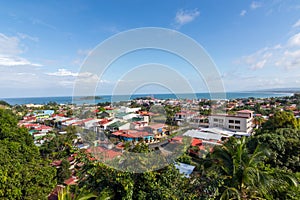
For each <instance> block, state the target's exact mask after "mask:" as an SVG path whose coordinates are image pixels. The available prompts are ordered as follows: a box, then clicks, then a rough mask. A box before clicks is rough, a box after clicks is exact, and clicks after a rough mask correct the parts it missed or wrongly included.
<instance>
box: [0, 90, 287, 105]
mask: <svg viewBox="0 0 300 200" xmlns="http://www.w3.org/2000/svg"><path fill="white" fill-rule="evenodd" d="M291 95H292V93H274V92H228V93H226V94H217V93H214V94H212V95H211V94H210V93H196V94H178V95H175V94H134V95H132V96H129V95H116V96H111V95H103V96H101V98H100V99H95V100H87V99H82V98H80V97H79V98H76V99H75V100H73V97H71V96H65V97H27V98H2V100H5V101H6V102H8V103H9V104H11V105H16V104H31V103H33V104H46V103H48V102H56V103H58V104H70V103H76V104H83V103H87V104H94V103H99V102H118V101H126V100H129V99H134V98H138V97H149V96H151V97H154V98H156V99H195V98H197V99H204V98H205V99H211V98H212V97H217V98H221V99H224V98H225V99H237V98H248V97H255V98H268V97H280V96H291Z"/></svg>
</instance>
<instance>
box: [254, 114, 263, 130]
mask: <svg viewBox="0 0 300 200" xmlns="http://www.w3.org/2000/svg"><path fill="white" fill-rule="evenodd" d="M264 121H265V120H264V118H263V117H260V116H255V117H254V123H255V125H257V126H258V127H260V126H261V125H262V123H263V122H264Z"/></svg>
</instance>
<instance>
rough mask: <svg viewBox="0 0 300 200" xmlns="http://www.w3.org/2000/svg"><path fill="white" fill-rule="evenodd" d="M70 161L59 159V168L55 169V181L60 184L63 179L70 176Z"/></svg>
mask: <svg viewBox="0 0 300 200" xmlns="http://www.w3.org/2000/svg"><path fill="white" fill-rule="evenodd" d="M69 168H70V163H69V161H68V160H66V159H63V160H62V161H61V165H60V168H58V169H57V182H58V183H60V184H63V183H64V181H65V180H67V179H68V178H70V176H71V170H70V169H69Z"/></svg>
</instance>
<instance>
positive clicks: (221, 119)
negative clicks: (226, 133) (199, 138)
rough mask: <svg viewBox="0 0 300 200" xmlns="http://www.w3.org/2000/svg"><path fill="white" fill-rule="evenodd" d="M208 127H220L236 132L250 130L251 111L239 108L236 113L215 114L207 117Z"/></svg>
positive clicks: (247, 131)
mask: <svg viewBox="0 0 300 200" xmlns="http://www.w3.org/2000/svg"><path fill="white" fill-rule="evenodd" d="M208 120H209V127H221V128H225V129H229V130H232V131H237V132H246V133H251V132H252V125H253V123H252V121H253V111H251V110H241V111H238V112H237V114H236V115H224V114H223V115H222V114H219V115H218V114H216V115H211V116H209V117H208Z"/></svg>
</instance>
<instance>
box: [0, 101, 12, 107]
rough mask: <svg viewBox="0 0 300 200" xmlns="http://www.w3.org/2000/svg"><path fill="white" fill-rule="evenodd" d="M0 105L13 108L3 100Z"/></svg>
mask: <svg viewBox="0 0 300 200" xmlns="http://www.w3.org/2000/svg"><path fill="white" fill-rule="evenodd" d="M0 105H2V106H7V107H11V105H10V104H9V103H7V102H6V101H3V100H0Z"/></svg>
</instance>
